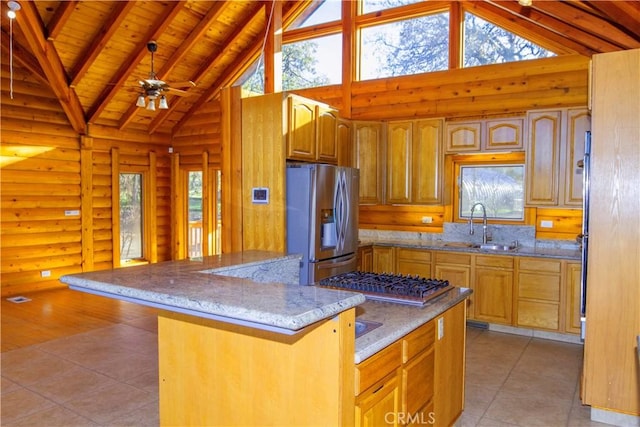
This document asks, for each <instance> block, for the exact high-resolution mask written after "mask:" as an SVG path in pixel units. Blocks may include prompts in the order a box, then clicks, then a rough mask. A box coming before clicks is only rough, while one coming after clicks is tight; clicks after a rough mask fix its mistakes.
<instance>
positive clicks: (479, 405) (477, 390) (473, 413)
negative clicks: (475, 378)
mask: <svg viewBox="0 0 640 427" xmlns="http://www.w3.org/2000/svg"><path fill="white" fill-rule="evenodd" d="M496 394H497V390H496V389H492V388H488V387H486V386H482V385H476V384H469V383H467V384H466V385H465V393H464V413H465V414H467V416H468V417H469V418H471V419H473V418H475V419H476V422H477V421H478V420H480V418H482V416H483V415H484V413H485V412H486V411H487V409H488V408H489V405H490V404H491V402H492V401H493V398H494V397H495V396H496Z"/></svg>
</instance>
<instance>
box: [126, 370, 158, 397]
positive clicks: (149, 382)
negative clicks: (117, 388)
mask: <svg viewBox="0 0 640 427" xmlns="http://www.w3.org/2000/svg"><path fill="white" fill-rule="evenodd" d="M122 382H124V383H126V384H129V385H132V386H134V387H137V388H139V389H140V390H144V391H148V392H149V393H155V394H156V395H157V394H158V393H159V382H158V369H151V370H148V371H146V372H143V373H142V374H140V375H137V376H134V377H131V378H127V379H125V380H123V381H122Z"/></svg>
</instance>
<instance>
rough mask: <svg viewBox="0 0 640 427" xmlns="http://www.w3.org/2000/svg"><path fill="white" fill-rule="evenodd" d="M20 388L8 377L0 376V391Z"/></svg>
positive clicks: (6, 391) (2, 392) (7, 391)
mask: <svg viewBox="0 0 640 427" xmlns="http://www.w3.org/2000/svg"><path fill="white" fill-rule="evenodd" d="M19 388H21V387H20V386H19V385H18V384H16V383H15V382H13V381H11V380H10V379H9V378H5V377H2V383H0V393H1V394H5V393H10V392H12V391H16V390H18V389H19Z"/></svg>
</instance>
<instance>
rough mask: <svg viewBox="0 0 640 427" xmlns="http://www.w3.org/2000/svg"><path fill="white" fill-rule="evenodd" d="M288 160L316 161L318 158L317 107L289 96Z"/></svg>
mask: <svg viewBox="0 0 640 427" xmlns="http://www.w3.org/2000/svg"><path fill="white" fill-rule="evenodd" d="M287 102H288V110H289V117H288V119H289V120H288V126H287V158H290V159H297V160H309V161H314V160H315V158H316V122H315V115H316V106H315V105H313V104H311V103H309V102H305V101H304V100H302V99H300V98H298V97H295V96H289V98H287Z"/></svg>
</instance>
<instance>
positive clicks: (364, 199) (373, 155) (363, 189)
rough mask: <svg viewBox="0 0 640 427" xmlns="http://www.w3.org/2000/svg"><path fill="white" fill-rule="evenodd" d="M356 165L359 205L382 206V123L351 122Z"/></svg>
mask: <svg viewBox="0 0 640 427" xmlns="http://www.w3.org/2000/svg"><path fill="white" fill-rule="evenodd" d="M353 127H354V139H355V141H354V142H355V149H356V165H355V167H357V168H358V169H360V204H372V205H376V204H382V186H383V184H382V179H383V178H382V177H383V170H382V168H383V164H382V162H383V159H384V157H383V155H382V154H383V147H382V141H383V140H382V123H380V122H353Z"/></svg>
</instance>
